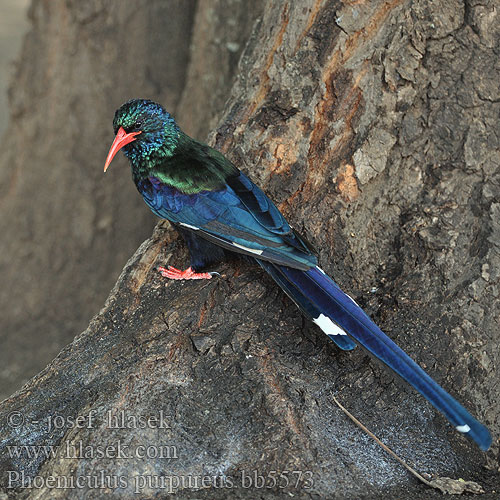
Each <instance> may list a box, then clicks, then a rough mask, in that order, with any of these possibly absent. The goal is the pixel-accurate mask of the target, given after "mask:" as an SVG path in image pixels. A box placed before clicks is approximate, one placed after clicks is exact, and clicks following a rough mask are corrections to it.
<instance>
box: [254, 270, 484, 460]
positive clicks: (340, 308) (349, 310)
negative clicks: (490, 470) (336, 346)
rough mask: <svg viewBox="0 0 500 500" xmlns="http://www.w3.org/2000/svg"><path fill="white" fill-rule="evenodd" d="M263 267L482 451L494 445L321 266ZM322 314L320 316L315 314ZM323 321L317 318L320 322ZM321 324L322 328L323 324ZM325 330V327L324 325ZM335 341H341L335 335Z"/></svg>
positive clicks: (295, 297) (469, 417)
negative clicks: (306, 269) (402, 381)
mask: <svg viewBox="0 0 500 500" xmlns="http://www.w3.org/2000/svg"><path fill="white" fill-rule="evenodd" d="M261 265H262V263H261ZM262 267H264V269H265V270H266V271H268V272H269V273H270V274H271V276H272V277H273V278H274V279H275V280H276V281H277V283H278V284H279V285H280V286H281V287H282V288H283V289H284V291H285V292H287V293H288V294H289V295H290V296H291V298H292V299H293V300H294V301H295V302H296V303H297V304H298V305H299V307H300V308H301V309H302V310H304V305H303V304H305V303H306V304H309V306H308V307H310V311H311V312H310V313H309V314H308V315H309V316H310V317H312V318H314V317H316V318H319V317H322V318H324V320H326V321H329V322H330V323H331V322H332V321H333V322H334V323H335V324H336V325H338V326H339V327H340V328H341V329H342V330H343V331H345V332H347V334H348V335H349V336H350V337H352V338H353V339H354V340H355V341H356V342H357V343H358V344H361V345H362V346H363V347H365V348H366V349H367V350H368V351H369V352H370V353H372V354H373V355H375V356H376V357H377V358H379V359H380V360H381V361H382V362H384V363H385V364H386V365H387V366H388V367H389V368H391V369H392V370H394V371H395V372H396V373H397V374H398V375H400V376H401V377H402V378H403V379H404V380H406V381H407V382H408V383H409V384H411V385H412V386H413V387H414V388H415V389H416V390H417V391H418V392H420V394H422V396H424V397H425V398H426V399H427V400H429V401H430V402H431V403H432V404H433V405H434V406H435V407H436V408H437V409H438V410H439V411H441V412H442V413H443V414H444V415H445V416H446V417H447V418H448V420H449V421H450V422H451V423H452V424H453V425H454V426H455V428H456V429H457V430H458V431H460V432H462V433H464V434H466V435H467V436H469V437H470V438H471V439H473V440H474V441H475V442H476V443H477V444H478V446H479V447H480V448H481V449H482V450H487V449H488V448H489V447H490V445H491V435H490V433H489V431H488V429H487V428H486V427H485V426H484V425H482V424H481V423H479V422H478V421H477V420H476V419H475V418H474V417H472V416H471V415H470V414H469V412H468V411H467V410H466V409H465V408H464V407H463V406H462V405H461V404H460V403H458V402H457V401H456V400H455V399H454V398H452V397H451V396H450V395H449V394H448V393H447V392H446V391H445V390H444V389H443V388H442V387H441V386H439V385H438V384H437V383H436V382H435V381H434V380H432V378H431V377H429V375H427V373H425V372H424V370H422V368H420V366H418V365H417V364H416V363H415V362H414V361H413V360H412V359H411V358H410V357H409V356H408V355H407V354H406V353H405V352H404V351H403V350H402V349H401V348H399V347H398V346H397V345H396V344H395V343H394V342H393V341H392V340H391V339H390V338H389V337H387V335H385V334H384V332H382V330H380V328H379V327H378V326H377V325H376V324H375V323H374V322H373V321H372V320H371V319H370V318H369V316H368V315H367V314H366V313H365V312H364V311H363V310H362V309H361V308H360V307H359V306H358V305H357V304H356V303H355V302H354V300H352V299H351V298H350V297H349V296H348V295H346V294H345V293H344V292H343V291H342V290H341V289H340V288H339V287H338V285H337V284H336V283H335V282H334V281H333V280H332V279H331V278H330V277H329V276H327V275H326V274H325V273H324V272H323V271H322V270H321V269H320V268H319V267H314V268H311V269H309V270H308V271H300V270H298V269H292V268H290V267H286V266H280V265H276V264H268V263H266V265H263V266H262ZM267 267H269V268H271V269H267ZM277 276H278V278H277ZM297 292H299V293H297ZM299 295H300V296H301V297H302V298H300V297H299ZM297 297H299V298H297ZM318 313H319V314H320V316H314V314H318ZM330 320H331V321H330ZM320 322H321V321H319V322H318V321H316V323H318V324H319V323H320ZM323 323H324V321H323ZM319 326H320V327H321V324H319ZM322 329H323V330H325V329H324V328H323V327H322ZM339 337H340V336H338V337H337V338H339ZM346 338H347V337H346ZM333 340H335V342H337V340H336V339H335V338H334V339H333ZM346 345H348V344H346ZM340 347H342V346H340ZM343 348H344V349H345V347H343ZM348 348H349V347H348ZM351 348H352V347H351Z"/></svg>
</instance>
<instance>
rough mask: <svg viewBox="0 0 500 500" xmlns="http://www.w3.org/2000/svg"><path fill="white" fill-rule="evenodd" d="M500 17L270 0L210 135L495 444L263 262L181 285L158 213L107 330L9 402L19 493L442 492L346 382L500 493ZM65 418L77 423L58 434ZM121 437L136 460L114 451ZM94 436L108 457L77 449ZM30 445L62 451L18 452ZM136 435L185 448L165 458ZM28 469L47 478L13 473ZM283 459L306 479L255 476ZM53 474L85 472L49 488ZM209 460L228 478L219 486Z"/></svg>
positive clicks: (435, 463) (409, 436)
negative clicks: (478, 438) (304, 311)
mask: <svg viewBox="0 0 500 500" xmlns="http://www.w3.org/2000/svg"><path fill="white" fill-rule="evenodd" d="M200 16H201V14H200ZM499 25H500V23H499V20H498V6H495V5H494V3H493V2H491V3H487V2H486V3H485V2H481V3H476V2H466V3H465V4H464V3H462V2H460V1H458V0H456V1H451V2H450V1H447V2H444V1H443V2H432V3H430V2H424V1H421V2H419V1H414V2H409V1H402V0H400V1H398V0H393V1H392V2H383V1H374V2H369V3H360V2H344V3H341V2H337V1H326V0H317V1H313V0H309V1H304V2H290V3H287V2H284V1H282V2H272V3H271V2H269V3H266V4H265V7H264V11H263V14H262V17H261V19H260V20H259V22H258V24H256V26H255V29H254V30H253V32H252V34H251V36H250V39H249V42H248V44H247V46H246V48H245V50H244V53H243V55H242V58H241V60H240V65H239V69H238V78H237V81H236V83H235V85H234V87H233V89H232V92H231V97H230V100H229V101H228V103H227V104H226V111H225V114H224V116H223V119H222V120H221V122H220V124H219V126H218V128H217V130H216V132H214V134H213V135H212V143H213V144H215V145H216V146H217V147H218V148H220V149H221V150H223V151H224V152H226V154H228V156H229V157H230V158H231V159H232V160H233V161H234V162H235V163H236V164H237V165H238V166H239V167H240V168H242V169H243V170H245V171H247V172H248V173H249V174H250V175H251V177H252V178H253V179H254V180H255V181H256V182H258V183H259V184H260V185H261V186H262V187H264V189H265V190H266V191H267V192H268V193H269V194H270V196H271V197H272V198H273V199H274V200H275V201H276V202H277V203H278V204H279V206H280V208H281V209H282V211H283V212H284V213H285V214H286V215H287V216H289V218H290V220H291V221H292V222H294V224H295V226H296V227H297V229H299V230H300V231H301V232H303V233H304V234H305V235H306V236H307V237H308V239H309V240H311V241H312V242H313V243H314V245H315V246H316V247H317V248H318V249H319V254H320V260H321V262H322V265H323V267H324V268H325V269H326V270H327V271H329V272H330V273H331V274H332V275H334V276H335V277H336V278H337V281H339V283H340V284H341V285H342V286H343V287H344V288H345V289H346V290H347V291H349V292H350V293H351V294H352V295H353V297H354V298H355V299H356V301H357V302H359V303H360V304H361V305H362V306H364V307H365V308H366V310H367V311H368V312H369V313H370V314H371V315H372V316H373V317H374V319H375V320H376V321H377V322H378V323H379V324H380V326H381V327H382V328H383V329H384V330H386V331H387V332H388V333H389V334H390V335H391V337H393V338H394V339H395V340H396V341H397V342H398V343H399V344H400V345H401V346H402V347H403V348H405V350H407V351H408V352H409V353H410V355H412V356H413V357H414V358H415V359H416V360H418V362H419V363H420V364H421V365H422V366H424V367H425V368H426V369H427V370H428V371H429V373H430V374H431V375H432V376H434V377H435V378H436V380H438V381H439V382H440V383H441V384H442V385H443V386H444V387H445V388H447V389H448V390H449V391H450V392H451V393H452V394H454V395H456V396H458V397H459V399H460V400H461V401H462V402H464V403H465V404H466V405H467V406H468V407H469V408H470V409H471V410H472V412H473V413H474V414H476V415H477V416H478V417H479V418H480V419H481V420H483V421H485V422H486V423H487V424H488V425H489V426H490V429H491V431H492V432H493V434H494V436H495V437H494V447H493V450H492V451H491V452H489V454H488V455H487V454H484V453H481V452H479V451H478V450H477V449H476V448H475V447H474V445H472V444H471V443H469V442H468V441H466V440H465V439H464V438H461V437H460V436H459V435H457V433H456V432H455V431H454V430H452V429H450V426H448V425H447V424H446V422H445V420H444V418H442V417H441V416H440V415H438V414H436V412H434V410H433V409H432V408H431V407H430V406H429V405H428V404H427V403H425V401H424V400H423V399H422V398H421V397H419V396H417V395H415V394H414V392H413V391H411V390H410V389H409V388H408V387H407V386H406V385H404V384H400V383H398V382H396V381H395V380H394V378H393V377H392V375H390V374H388V373H387V372H386V371H384V370H383V369H382V368H380V366H379V365H377V364H376V363H374V362H373V361H372V360H371V359H370V358H368V357H367V356H366V355H365V353H364V352H362V351H361V350H359V349H357V350H356V351H354V352H351V353H343V352H339V351H338V350H337V349H336V348H335V346H334V345H333V344H332V343H330V342H329V341H328V340H327V339H326V338H325V337H324V336H323V335H322V334H321V333H320V332H319V331H318V330H317V329H316V328H315V327H313V326H312V325H310V324H309V323H308V322H306V321H305V320H304V319H303V318H301V316H300V314H299V313H298V311H297V310H296V308H295V306H294V305H293V304H291V303H290V301H289V300H288V299H287V298H286V297H285V296H284V295H283V294H282V293H281V292H280V291H279V289H277V287H276V286H275V285H274V284H273V283H272V282H271V281H270V279H269V278H267V277H266V276H265V275H264V274H263V273H262V272H261V271H259V270H258V269H257V268H256V267H255V266H251V265H249V264H247V263H244V262H241V261H235V262H231V263H228V264H226V265H224V266H222V267H221V269H219V271H220V272H221V273H222V276H221V278H218V279H213V280H211V281H208V282H205V283H200V282H187V283H178V282H174V283H167V284H165V282H164V280H162V279H161V278H160V277H159V276H158V274H157V272H156V271H155V267H156V266H157V265H158V264H165V263H173V264H179V265H183V263H184V262H185V261H186V259H187V254H186V250H185V248H184V246H183V244H182V242H181V241H180V240H179V239H177V238H176V237H175V235H173V234H172V233H171V231H170V229H169V225H168V223H161V224H160V225H159V226H158V227H157V229H156V230H155V232H154V233H153V236H152V237H151V238H150V239H149V240H147V241H146V242H144V244H143V245H141V247H140V248H139V249H138V251H137V252H136V254H135V255H134V257H133V258H132V259H131V260H130V261H129V263H128V264H127V266H126V267H125V269H124V271H123V273H122V275H121V277H120V279H119V280H118V283H117V284H116V286H115V288H114V290H113V291H112V293H111V295H110V297H109V298H108V300H107V302H106V304H105V306H104V308H103V309H102V311H101V312H100V313H99V315H98V316H97V317H96V318H94V320H92V322H91V324H90V326H89V327H88V329H87V330H86V331H85V332H83V333H82V334H81V335H79V336H78V337H77V338H76V339H75V341H74V342H73V343H72V344H70V345H69V346H68V347H67V348H65V349H64V350H63V351H62V352H61V354H60V355H59V356H58V357H57V358H56V359H55V360H54V361H53V362H52V363H51V364H50V365H49V366H48V367H47V368H46V369H45V370H44V371H43V372H42V373H41V374H39V375H38V376H37V377H35V378H34V379H32V380H31V381H30V382H29V383H28V384H27V385H26V386H25V387H24V388H23V390H22V391H20V392H19V393H17V394H15V395H14V396H12V397H11V398H10V399H8V400H6V401H4V402H3V404H2V406H1V407H0V412H1V416H0V426H2V427H1V428H2V432H3V433H4V436H5V439H4V440H3V442H2V447H1V450H2V452H1V453H2V455H1V458H0V460H1V470H2V485H3V487H4V488H6V492H7V493H8V494H11V495H14V494H15V495H17V496H16V498H28V497H29V498H33V499H36V498H45V497H46V496H47V495H48V494H49V490H50V495H51V498H55V499H57V498H87V499H88V498H101V497H102V495H103V494H104V493H103V492H104V491H105V492H106V493H107V494H108V496H110V497H112V498H133V497H134V491H135V490H136V489H140V497H141V498H159V497H161V496H162V495H165V494H166V493H167V492H169V488H170V487H171V486H173V485H175V484H177V483H176V481H181V485H182V487H180V488H179V491H178V492H177V494H178V496H179V497H180V498H193V495H195V496H196V497H197V498H228V496H230V497H232V498H256V497H257V496H259V497H262V498H274V497H276V498H277V497H280V496H282V495H283V494H290V495H293V496H294V497H295V498H297V497H298V498H304V497H305V498H309V497H311V498H318V497H323V498H324V497H335V498H361V497H366V498H378V497H382V496H383V497H384V498H402V497H405V498H422V497H423V496H424V495H425V497H426V498H433V497H434V496H435V497H436V498H437V497H439V498H441V494H440V493H433V492H428V491H427V490H425V491H424V489H423V486H421V485H419V484H417V483H416V482H415V480H414V479H413V478H411V477H409V476H408V475H407V473H406V471H404V469H402V468H401V467H400V466H399V465H398V464H396V463H394V462H393V461H392V460H391V459H390V458H388V456H387V455H385V453H384V452H383V451H382V450H381V449H380V448H379V447H378V446H377V445H375V444H374V443H373V442H372V441H371V440H370V439H369V438H367V437H366V436H365V435H364V434H363V433H362V432H361V431H360V430H359V429H357V428H356V427H354V426H353V425H352V423H351V422H350V421H347V420H346V418H345V417H344V415H343V414H342V413H341V412H340V410H339V409H338V408H337V407H336V406H335V404H334V403H333V401H332V394H336V395H337V397H338V398H340V400H341V401H342V402H343V403H344V404H345V405H346V406H347V407H348V408H349V409H350V410H351V411H352V412H353V413H355V414H356V416H357V417H358V418H360V419H361V420H362V421H363V422H365V424H367V425H368V426H369V427H370V428H371V429H372V430H373V431H374V432H375V433H376V434H377V435H378V436H379V437H381V438H382V439H383V440H384V441H385V442H386V443H387V444H389V445H390V446H391V447H392V448H393V449H394V450H395V451H396V452H398V453H399V454H400V455H401V456H402V457H403V458H404V459H406V460H407V461H408V462H411V463H413V464H415V465H416V467H417V469H419V470H420V471H423V472H427V473H436V474H445V475H453V476H454V477H456V478H459V477H463V478H466V479H476V480H479V481H480V482H481V483H482V484H483V486H484V487H485V489H486V490H487V491H488V492H489V495H487V496H488V497H490V498H495V495H497V493H494V490H495V489H496V491H498V487H499V484H498V476H497V475H496V470H494V471H492V472H488V471H487V470H486V469H485V468H484V465H487V466H488V467H489V468H490V469H491V468H494V469H496V467H497V465H495V463H494V462H493V460H494V458H495V457H496V456H497V453H498V442H497V436H498V433H499V431H500V421H499V409H498V403H497V402H498V400H499V399H500V394H499V392H500V389H499V384H498V379H499V374H498V366H499V359H498V357H499V335H498V316H499V302H498V300H497V296H498V291H499V290H498V280H499V274H498V271H497V269H500V255H499V241H500V226H499V224H498V219H499V217H498V216H499V212H500V203H499V198H500V174H499V171H500V170H499V165H500V158H499V144H498V139H499V129H498V114H499V109H500V94H499V87H498V81H499V79H500V67H499V65H498V61H499V57H498V56H499V54H498V47H499V43H498V41H499ZM103 135H104V132H103ZM105 146H106V145H103V146H102V148H103V152H104V149H105ZM101 156H102V155H101ZM83 160H84V159H82V164H84V161H83ZM118 170H119V166H118V165H115V167H114V171H118ZM113 179H116V182H117V183H124V182H125V181H124V175H123V172H120V173H117V174H116V176H115V177H113ZM107 182H112V181H111V179H107ZM120 185H122V184H120ZM124 211H125V210H120V212H119V213H118V214H117V215H116V214H114V215H113V216H114V217H116V220H117V221H118V220H119V219H120V218H124V219H125V220H126V221H130V216H129V214H127V213H124ZM117 223H118V222H117ZM174 255H175V258H174V257H173V256H174ZM17 411H19V412H20V413H21V414H22V418H24V421H23V423H22V425H18V423H19V420H14V421H12V415H14V417H15V419H18V418H19V415H17V414H16V413H14V414H12V413H11V412H17ZM108 411H110V412H111V414H112V415H117V416H120V415H124V416H126V417H141V416H142V417H156V418H159V416H160V415H161V412H163V415H164V416H166V426H167V427H168V428H163V429H157V428H154V427H155V425H150V426H149V427H146V428H138V426H137V425H136V426H135V428H132V429H114V428H110V426H109V425H108V422H107V419H106V415H107V412H108ZM89 414H91V415H93V416H94V417H93V419H92V421H91V423H90V424H89V421H88V420H87V421H86V423H87V425H83V427H82V428H77V427H75V426H71V425H70V420H69V419H70V418H75V417H76V416H77V415H82V416H86V415H89ZM8 415H10V416H11V418H10V420H9V418H8ZM55 416H59V420H58V422H60V423H65V424H66V425H65V426H63V427H62V428H60V429H53V428H50V426H49V423H50V418H52V419H53V418H54V417H55ZM132 427H134V426H133V425H132ZM118 442H120V443H121V445H122V446H127V448H126V454H127V458H124V457H123V456H122V457H121V458H114V457H113V456H109V454H108V456H107V457H104V458H103V457H100V456H96V455H97V449H98V447H99V446H101V447H102V446H103V445H104V446H105V445H110V446H114V447H115V450H116V446H117V443H118ZM80 443H81V444H82V446H83V448H84V450H85V449H86V450H89V453H88V455H89V456H87V457H86V458H71V453H70V454H69V458H68V446H69V450H70V451H71V450H72V446H79V444H80ZM29 444H33V445H35V444H36V445H51V446H54V447H55V449H56V450H57V454H56V456H54V457H51V458H49V459H45V458H41V457H38V458H32V459H28V458H27V457H26V456H25V455H24V456H22V457H21V458H19V459H15V458H11V455H9V453H11V451H10V452H9V449H8V446H11V447H14V446H18V447H19V446H20V445H29ZM138 446H145V447H148V446H152V450H153V451H152V453H154V450H156V451H157V453H160V452H161V451H162V448H161V447H162V446H164V447H165V446H170V448H168V450H169V451H168V453H167V456H165V453H166V451H165V449H163V455H164V456H163V458H158V457H152V458H148V459H144V458H140V457H138V456H137V450H138V448H137V447H138ZM85 447H88V448H85ZM17 449H19V448H17ZM141 450H142V449H141ZM90 455H93V456H90ZM487 457H489V458H490V460H489V462H488V460H487ZM8 471H17V472H19V473H20V472H21V471H24V474H25V476H24V481H25V482H27V481H28V480H29V478H33V477H35V476H40V477H41V478H42V479H40V480H39V481H41V483H43V485H42V487H40V488H31V489H28V488H24V489H23V488H20V489H18V490H12V489H9V488H8V486H9V484H8V482H9V473H8ZM255 471H256V472H255ZM272 471H278V473H282V472H283V471H295V473H294V474H289V475H288V478H289V479H291V478H293V479H292V480H291V481H290V484H289V485H288V486H287V487H286V488H284V489H279V488H278V487H277V486H276V487H274V488H271V489H269V490H268V489H266V488H264V487H262V488H259V489H256V486H257V485H256V484H255V482H254V483H253V486H254V487H253V488H245V487H244V486H245V485H248V484H249V483H248V481H247V482H246V483H245V482H244V481H243V477H247V476H248V475H251V476H252V477H253V474H255V473H256V474H257V475H261V476H263V477H265V478H267V479H268V481H271V479H270V478H271V477H272V475H273V472H272ZM299 472H301V473H302V476H301V479H302V481H299V484H298V485H297V484H296V483H295V481H296V479H297V478H298V477H299ZM49 476H58V477H59V478H73V480H75V479H76V478H84V479H83V480H82V483H83V486H82V487H79V488H75V489H63V488H54V487H48V486H47V478H48V477H49ZM87 476H88V477H95V483H93V484H97V485H98V486H99V485H101V486H102V488H99V487H97V486H94V487H92V486H91V485H89V482H90V479H89V480H87V479H85V477H87ZM204 476H207V477H208V476H212V477H215V478H217V479H216V480H215V481H216V485H215V486H212V487H207V488H201V477H204ZM14 477H15V476H14V475H12V474H11V479H12V478H14ZM120 478H122V479H121V480H120ZM161 478H163V482H162V479H161ZM190 478H191V483H189V479H190ZM309 479H311V480H312V487H310V488H309V487H308V486H311V484H310V482H309ZM67 480H68V481H69V480H70V479H67ZM196 480H197V481H198V482H197V485H198V489H197V491H196V492H195V493H194V492H193V489H190V487H189V484H191V486H193V485H194V481H196ZM282 481H283V482H280V483H279V484H281V485H283V484H284V480H283V479H282ZM117 482H118V484H117ZM209 482H210V481H209V480H207V483H206V485H208V483H209ZM229 482H231V484H233V485H234V486H235V488H232V489H231V490H229V489H228V488H227V486H228V484H229ZM16 484H19V483H13V484H11V486H15V485H16ZM269 484H270V483H269V482H268V483H267V485H269ZM116 485H118V486H120V487H118V488H115V487H114V486H116ZM222 485H225V486H226V487H222ZM106 486H108V488H107V489H106ZM141 486H142V488H141ZM236 486H239V488H236ZM483 498H485V497H483Z"/></svg>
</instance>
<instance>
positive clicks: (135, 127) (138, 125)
mask: <svg viewBox="0 0 500 500" xmlns="http://www.w3.org/2000/svg"><path fill="white" fill-rule="evenodd" d="M141 127H142V122H135V123H134V125H133V129H134V130H140V129H141Z"/></svg>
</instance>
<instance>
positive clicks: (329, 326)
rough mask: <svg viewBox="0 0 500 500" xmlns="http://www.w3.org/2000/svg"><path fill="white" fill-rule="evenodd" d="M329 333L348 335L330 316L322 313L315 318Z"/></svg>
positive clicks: (315, 321)
mask: <svg viewBox="0 0 500 500" xmlns="http://www.w3.org/2000/svg"><path fill="white" fill-rule="evenodd" d="M313 322H314V323H316V324H317V325H318V326H319V327H320V328H321V329H322V330H323V331H324V332H325V333H326V334H327V335H347V333H346V332H344V330H342V328H340V326H338V325H336V324H335V323H334V322H333V321H332V320H331V319H330V318H327V317H326V316H325V315H324V314H320V315H319V316H318V317H317V318H316V319H313Z"/></svg>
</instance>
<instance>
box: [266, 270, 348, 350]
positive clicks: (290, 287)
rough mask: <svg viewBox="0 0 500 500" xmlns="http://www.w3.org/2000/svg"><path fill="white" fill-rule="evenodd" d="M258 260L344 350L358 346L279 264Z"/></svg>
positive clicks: (303, 310)
mask: <svg viewBox="0 0 500 500" xmlns="http://www.w3.org/2000/svg"><path fill="white" fill-rule="evenodd" d="M257 262H258V263H259V264H260V265H261V267H262V268H263V269H264V270H265V271H267V272H268V273H269V274H270V275H271V276H272V278H273V279H274V281H276V283H278V285H279V286H280V288H281V289H282V290H283V291H284V292H285V293H286V294H287V295H288V296H289V297H290V298H291V299H292V300H293V301H294V302H295V304H296V305H297V307H298V308H299V309H300V310H301V311H302V313H303V314H304V315H305V316H306V317H307V318H309V319H310V320H312V321H313V322H314V323H316V324H317V325H318V326H319V327H320V328H321V329H322V330H323V332H325V333H326V334H327V335H328V337H329V338H330V339H331V340H333V341H334V342H335V343H336V344H337V346H338V347H340V348H341V349H342V350H344V351H352V349H354V348H355V347H356V344H355V343H354V342H353V341H352V340H351V339H350V338H349V337H348V336H347V333H346V332H345V331H344V330H342V328H340V327H339V326H338V325H337V324H335V323H334V322H333V321H332V319H331V318H327V317H326V316H325V315H324V314H322V313H321V311H320V310H319V309H318V308H317V307H316V305H315V304H314V303H313V302H311V300H309V298H308V297H307V296H306V295H304V294H303V293H302V291H301V290H300V289H299V288H297V287H296V286H295V284H294V283H293V282H291V281H289V280H288V279H287V278H286V277H285V276H284V275H283V274H282V273H281V272H280V270H279V266H275V265H274V264H271V263H270V262H267V261H265V260H257Z"/></svg>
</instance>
